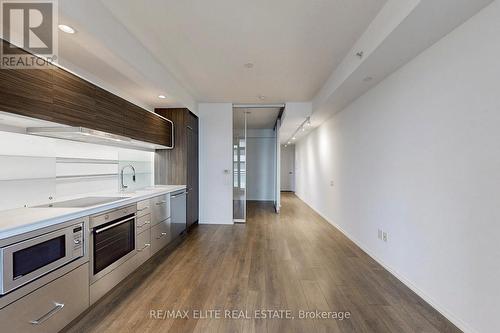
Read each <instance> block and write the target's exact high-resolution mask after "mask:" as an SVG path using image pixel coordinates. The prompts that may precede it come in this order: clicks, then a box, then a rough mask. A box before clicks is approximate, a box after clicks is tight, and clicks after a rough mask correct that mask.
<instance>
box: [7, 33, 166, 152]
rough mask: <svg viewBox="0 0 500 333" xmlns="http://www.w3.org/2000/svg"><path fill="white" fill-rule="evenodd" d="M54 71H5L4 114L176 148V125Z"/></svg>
mask: <svg viewBox="0 0 500 333" xmlns="http://www.w3.org/2000/svg"><path fill="white" fill-rule="evenodd" d="M2 43H6V42H5V41H3V40H2ZM49 67H50V68H49V69H17V70H14V69H0V111H5V112H10V113H15V114H19V115H23V116H28V117H33V118H37V119H42V120H47V121H51V122H55V123H60V124H64V125H69V126H79V127H87V128H91V129H95V130H99V131H103V132H108V133H112V134H118V135H122V136H127V137H129V138H132V139H135V140H139V141H146V142H150V143H154V144H159V145H163V146H167V147H170V146H171V145H172V139H173V138H172V123H171V122H169V121H167V120H165V119H162V118H161V117H158V116H157V115H155V114H154V113H152V112H149V111H147V110H145V109H143V108H141V107H139V106H137V105H135V104H132V103H130V102H128V101H126V100H124V99H123V98H120V97H119V96H116V95H114V94H112V93H110V92H108V91H106V90H104V89H102V88H100V87H98V86H96V85H94V84H92V83H90V82H88V81H86V80H84V79H82V78H80V77H78V76H76V75H74V74H72V73H70V72H68V71H66V70H64V69H62V68H59V67H57V66H52V65H50V66H49Z"/></svg>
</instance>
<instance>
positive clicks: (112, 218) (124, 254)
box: [90, 205, 137, 283]
mask: <svg viewBox="0 0 500 333" xmlns="http://www.w3.org/2000/svg"><path fill="white" fill-rule="evenodd" d="M136 213H137V206H136V205H131V206H127V207H124V208H119V209H115V210H112V211H108V212H105V213H101V214H99V215H94V216H91V217H90V230H91V233H90V263H91V267H90V269H91V278H90V282H91V283H94V282H95V281H97V280H99V279H100V278H102V277H103V276H105V275H106V274H108V273H110V272H111V271H112V270H114V269H115V268H117V267H118V266H120V265H121V264H122V263H124V262H125V261H127V260H128V259H129V258H130V257H132V256H134V255H135V254H136V228H135V224H136Z"/></svg>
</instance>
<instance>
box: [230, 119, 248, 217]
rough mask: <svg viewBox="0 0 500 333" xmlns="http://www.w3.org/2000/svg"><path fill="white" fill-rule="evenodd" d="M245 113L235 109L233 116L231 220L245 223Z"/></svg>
mask: <svg viewBox="0 0 500 333" xmlns="http://www.w3.org/2000/svg"><path fill="white" fill-rule="evenodd" d="M246 117H247V113H246V110H245V109H235V110H234V115H233V220H234V222H238V223H245V222H246V187H247V184H246V169H247V164H246V162H247V161H246V150H247V124H246V123H247V121H246Z"/></svg>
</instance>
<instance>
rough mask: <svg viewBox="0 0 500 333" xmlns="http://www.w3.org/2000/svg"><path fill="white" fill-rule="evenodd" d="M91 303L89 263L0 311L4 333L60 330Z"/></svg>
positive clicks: (0, 321) (38, 332)
mask: <svg viewBox="0 0 500 333" xmlns="http://www.w3.org/2000/svg"><path fill="white" fill-rule="evenodd" d="M88 306H89V264H88V263H86V264H84V265H82V266H80V267H78V268H76V269H74V270H73V271H71V272H69V273H68V274H66V275H64V276H62V277H60V278H58V279H57V280H54V281H52V282H50V283H49V284H46V285H45V286H43V287H41V288H40V289H37V290H35V291H34V292H32V293H31V294H28V295H26V296H24V297H23V298H21V299H19V300H17V301H16V302H14V303H12V304H10V305H9V306H7V307H5V308H3V309H2V310H1V311H0V323H1V328H0V330H1V331H2V332H23V333H31V332H33V333H54V332H59V331H60V330H61V329H62V328H64V327H65V326H66V325H68V324H69V323H70V322H71V321H72V320H73V319H75V318H76V317H77V316H78V315H79V314H80V313H82V312H83V311H85V310H86V309H87V308H88Z"/></svg>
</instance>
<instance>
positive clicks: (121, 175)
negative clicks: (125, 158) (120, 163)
mask: <svg viewBox="0 0 500 333" xmlns="http://www.w3.org/2000/svg"><path fill="white" fill-rule="evenodd" d="M129 167H130V168H131V169H132V172H133V174H132V181H133V182H134V183H135V168H134V166H133V165H132V164H128V165H125V166H124V167H122V171H121V173H120V179H121V186H122V188H121V190H122V191H124V190H125V189H126V188H128V186H127V185H125V184H124V183H123V171H124V170H125V169H126V168H129Z"/></svg>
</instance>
